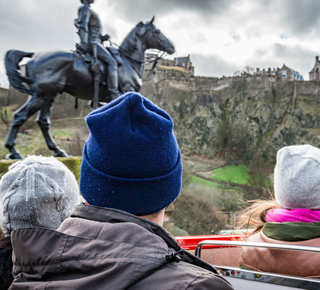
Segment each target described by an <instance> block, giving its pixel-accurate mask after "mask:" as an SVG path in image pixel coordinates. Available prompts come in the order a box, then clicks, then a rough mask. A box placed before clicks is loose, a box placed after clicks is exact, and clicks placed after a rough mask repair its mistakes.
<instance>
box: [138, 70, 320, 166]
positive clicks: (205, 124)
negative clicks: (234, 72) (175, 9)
mask: <svg viewBox="0 0 320 290" xmlns="http://www.w3.org/2000/svg"><path fill="white" fill-rule="evenodd" d="M204 83H205V85H204ZM200 85H201V86H200ZM142 94H144V95H145V96H147V97H148V98H149V99H151V100H152V101H153V102H154V103H156V104H158V105H159V106H160V107H161V108H163V109H165V110H166V111H167V112H168V113H169V114H170V115H171V117H172V118H173V120H174V123H175V133H176V136H177V139H178V142H179V145H180V147H181V149H182V151H183V152H184V153H187V154H188V153H195V154H200V155H207V156H208V157H213V156H214V155H216V154H218V152H219V150H221V146H223V144H229V145H232V144H233V143H234V146H233V145H232V146H233V147H232V148H231V149H230V150H238V148H237V147H240V146H242V145H241V144H243V143H248V144H246V146H247V147H250V148H251V149H253V150H258V149H259V150H260V151H261V152H263V154H265V155H266V156H268V157H269V158H270V159H269V160H274V159H275V154H276V151H277V150H278V149H280V148H281V147H283V146H286V145H293V144H311V145H314V146H317V147H320V137H319V134H320V114H319V113H320V99H319V98H320V82H319V81H278V82H273V81H271V78H268V77H258V76H257V77H246V78H243V77H242V78H228V79H227V80H221V81H219V80H217V79H216V78H211V79H210V78H207V79H206V80H203V79H202V78H197V77H194V78H193V79H192V78H190V77H189V78H186V77H184V76H183V75H182V74H181V75H180V76H177V75H171V76H170V75H169V76H168V75H165V76H164V75H163V74H160V75H155V76H154V77H153V78H152V79H151V80H150V81H148V82H146V83H144V86H143V88H142ZM228 130H229V135H228V134H227V131H228ZM222 133H223V134H222ZM235 135H236V136H237V138H238V139H239V138H242V139H243V140H241V142H240V141H239V142H238V143H237V142H236V141H235V140H234V141H232V142H233V143H232V142H230V140H228V138H229V139H230V138H231V137H232V136H233V137H234V136H235ZM224 139H226V140H224ZM228 142H229V143H228ZM219 144H220V145H219Z"/></svg>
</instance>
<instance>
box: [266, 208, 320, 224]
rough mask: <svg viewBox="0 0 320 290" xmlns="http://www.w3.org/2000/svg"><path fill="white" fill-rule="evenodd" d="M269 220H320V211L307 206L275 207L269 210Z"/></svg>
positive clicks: (304, 221) (303, 221) (280, 221)
mask: <svg viewBox="0 0 320 290" xmlns="http://www.w3.org/2000/svg"><path fill="white" fill-rule="evenodd" d="M266 221H267V222H277V223H284V222H302V223H308V222H320V211H319V210H312V209H307V208H293V209H284V208H275V209H270V210H268V212H267V214H266Z"/></svg>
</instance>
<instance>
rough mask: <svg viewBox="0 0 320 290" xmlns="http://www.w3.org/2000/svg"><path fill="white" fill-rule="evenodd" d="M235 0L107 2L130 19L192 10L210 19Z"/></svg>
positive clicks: (119, 0) (137, 0)
mask: <svg viewBox="0 0 320 290" xmlns="http://www.w3.org/2000/svg"><path fill="white" fill-rule="evenodd" d="M234 1H235V0H227V1H226V0H203V1H202V0H200V1H194V0H170V1H163V0H152V1H150V0H135V1H132V2H131V1H130V2H129V1H127V0H111V1H108V4H105V7H106V9H107V6H108V5H114V6H115V7H116V10H117V11H118V12H119V13H120V14H121V15H122V16H123V17H126V18H127V19H128V20H129V21H136V20H137V19H141V20H142V19H144V20H146V19H149V18H150V17H152V15H156V16H158V17H159V16H162V15H165V14H173V15H174V13H179V14H180V15H181V14H183V12H185V11H192V12H195V13H200V14H201V15H202V16H203V17H204V18H207V19H208V20H209V19H211V18H212V17H213V16H214V15H216V14H218V13H222V12H224V11H226V10H228V7H229V6H230V5H232V3H233V2H234ZM97 3H98V2H97Z"/></svg>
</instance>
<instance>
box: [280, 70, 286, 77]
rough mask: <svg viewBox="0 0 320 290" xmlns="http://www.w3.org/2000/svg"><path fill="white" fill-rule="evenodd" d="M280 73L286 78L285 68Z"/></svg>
mask: <svg viewBox="0 0 320 290" xmlns="http://www.w3.org/2000/svg"><path fill="white" fill-rule="evenodd" d="M281 75H282V77H283V78H286V77H287V71H286V70H283V71H282V72H281Z"/></svg>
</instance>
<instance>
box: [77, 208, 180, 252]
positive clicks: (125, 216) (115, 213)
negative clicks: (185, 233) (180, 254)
mask: <svg viewBox="0 0 320 290" xmlns="http://www.w3.org/2000/svg"><path fill="white" fill-rule="evenodd" d="M71 217H77V218H83V219H88V220H94V221H98V222H108V223H123V222H133V223H135V224H137V225H139V226H141V227H143V228H145V229H147V230H148V231H150V232H151V233H153V234H155V235H157V236H160V237H161V238H162V239H163V240H164V241H165V242H166V243H167V244H168V246H169V247H170V248H173V249H174V250H175V251H179V250H180V249H181V247H180V246H179V244H178V243H177V241H176V239H175V238H174V237H173V236H172V235H171V234H170V233H169V232H168V231H166V230H165V229H164V228H163V227H161V226H160V225H158V224H156V223H154V222H151V221H148V220H146V219H144V218H140V217H138V216H135V215H133V214H130V213H128V212H125V211H122V210H118V209H113V208H103V207H99V206H94V205H83V204H81V205H77V206H76V207H75V209H74V210H73V212H72V214H71Z"/></svg>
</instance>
